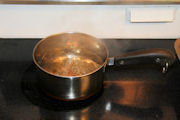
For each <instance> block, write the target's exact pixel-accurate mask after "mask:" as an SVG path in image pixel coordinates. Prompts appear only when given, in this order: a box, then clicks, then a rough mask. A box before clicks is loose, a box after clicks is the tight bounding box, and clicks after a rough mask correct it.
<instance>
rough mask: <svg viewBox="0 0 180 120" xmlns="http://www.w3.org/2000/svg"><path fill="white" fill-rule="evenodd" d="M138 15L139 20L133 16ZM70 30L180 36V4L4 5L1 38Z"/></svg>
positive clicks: (106, 34) (110, 34) (119, 35)
mask: <svg viewBox="0 0 180 120" xmlns="http://www.w3.org/2000/svg"><path fill="white" fill-rule="evenodd" d="M138 11H139V12H138ZM141 11H144V12H141ZM166 13H167V14H166ZM148 15H150V16H152V17H147V16H148ZM134 16H135V20H137V21H136V22H137V23H136V22H135V23H134V22H131V20H130V19H132V17H134ZM133 20H134V18H133ZM138 20H139V21H138ZM68 31H73V32H85V33H88V34H91V35H94V36H96V37H98V38H178V37H180V5H0V38H42V37H45V36H47V35H50V34H54V33H59V32H68Z"/></svg>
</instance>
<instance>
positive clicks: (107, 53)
mask: <svg viewBox="0 0 180 120" xmlns="http://www.w3.org/2000/svg"><path fill="white" fill-rule="evenodd" d="M63 34H83V35H86V36H89V37H92V38H94V39H96V40H97V41H100V42H101V44H102V45H103V46H104V48H105V50H106V58H105V61H104V63H103V64H102V65H101V66H100V67H98V68H96V69H95V70H93V71H91V72H88V73H86V74H82V75H76V76H64V75H56V74H54V73H52V72H49V71H48V70H46V69H44V68H43V67H41V66H40V65H39V64H38V63H37V61H36V59H35V51H36V48H37V47H38V46H39V45H40V44H41V43H42V42H43V41H45V40H46V39H47V38H50V37H53V36H57V35H63ZM108 58H109V50H108V48H107V46H106V45H105V43H104V42H103V41H102V40H101V39H98V38H96V37H94V36H92V35H89V34H86V33H82V32H60V33H56V34H52V35H49V36H46V37H45V38H43V39H41V40H40V41H38V43H37V44H36V45H35V46H34V48H33V62H34V63H35V65H36V66H37V67H38V68H39V69H40V70H42V71H44V72H45V73H48V74H50V75H52V76H55V77H62V78H70V79H74V78H79V77H85V76H89V75H91V74H93V73H95V72H97V71H99V70H100V69H101V68H102V67H105V66H106V64H107V61H108Z"/></svg>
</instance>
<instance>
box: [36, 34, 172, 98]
mask: <svg viewBox="0 0 180 120" xmlns="http://www.w3.org/2000/svg"><path fill="white" fill-rule="evenodd" d="M108 53H109V52H108V49H107V47H106V46H105V44H104V43H103V42H102V41H101V40H99V39H97V38H95V37H92V36H90V35H87V34H83V33H62V34H55V35H51V36H49V37H47V38H44V39H43V40H41V41H39V42H38V43H37V45H36V46H35V47H34V51H33V60H34V62H35V64H36V66H37V68H38V70H39V73H40V78H41V80H40V84H41V87H42V89H43V90H44V91H45V93H47V94H48V95H49V96H51V97H54V98H57V99H60V100H82V99H86V98H88V97H90V96H92V95H94V94H95V93H96V92H98V91H99V90H100V89H101V88H102V86H103V78H104V74H103V73H104V70H105V69H104V68H105V66H106V64H107V63H108V64H107V65H116V66H123V65H132V64H147V63H153V64H158V65H161V66H163V68H164V69H163V71H164V72H165V71H166V68H167V67H168V66H169V65H171V64H172V63H173V62H174V60H175V57H174V54H173V53H172V52H170V51H169V50H165V49H150V50H143V51H138V52H131V53H127V54H125V55H121V56H120V57H116V58H108Z"/></svg>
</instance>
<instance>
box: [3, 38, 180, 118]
mask: <svg viewBox="0 0 180 120" xmlns="http://www.w3.org/2000/svg"><path fill="white" fill-rule="evenodd" d="M38 40H39V39H0V120H61V119H62V120H177V119H180V117H179V114H180V112H179V111H180V107H179V106H180V103H179V99H178V96H179V95H180V89H179V85H180V82H179V79H180V65H179V62H178V61H176V63H175V64H174V65H173V66H172V67H171V68H170V69H169V71H168V72H167V73H166V74H162V73H161V69H160V68H155V67H154V66H145V67H138V66H136V67H128V68H107V69H106V73H105V80H104V88H103V89H102V90H101V91H100V92H99V93H97V94H96V95H94V96H92V97H91V98H89V99H87V100H84V101H78V102H65V101H59V100H55V99H53V98H50V97H48V96H46V95H45V94H44V93H43V92H42V91H41V89H40V85H39V84H38V82H37V80H38V76H37V74H36V69H35V65H34V63H33V61H32V50H33V47H34V45H35V44H36V43H37V41H38ZM104 41H105V43H106V44H107V46H108V48H109V50H110V56H116V55H119V54H122V53H126V52H128V51H134V50H136V49H144V48H167V49H170V50H172V51H173V52H175V51H174V48H173V44H174V40H104Z"/></svg>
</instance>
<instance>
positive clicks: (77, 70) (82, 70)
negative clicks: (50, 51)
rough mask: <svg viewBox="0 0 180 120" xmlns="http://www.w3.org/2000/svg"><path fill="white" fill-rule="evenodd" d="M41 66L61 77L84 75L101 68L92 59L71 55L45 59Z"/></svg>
mask: <svg viewBox="0 0 180 120" xmlns="http://www.w3.org/2000/svg"><path fill="white" fill-rule="evenodd" d="M39 64H40V65H41V66H42V68H44V69H45V70H46V71H48V72H49V73H51V74H54V75H59V76H79V75H84V74H87V73H90V72H93V71H94V70H96V69H98V68H99V67H100V66H101V65H100V64H98V63H96V62H95V61H93V60H91V59H88V58H85V57H81V56H75V55H71V54H69V55H66V56H59V57H56V58H52V59H43V60H42V61H41V62H39Z"/></svg>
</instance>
